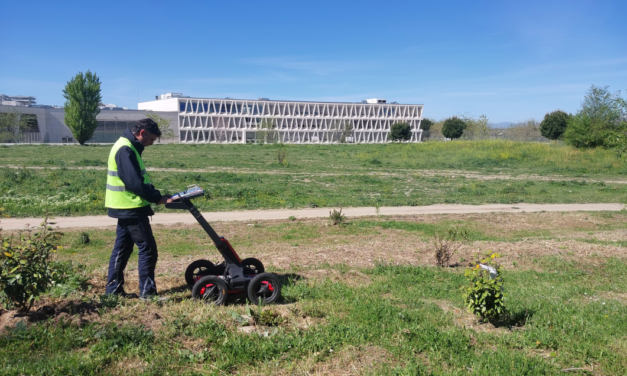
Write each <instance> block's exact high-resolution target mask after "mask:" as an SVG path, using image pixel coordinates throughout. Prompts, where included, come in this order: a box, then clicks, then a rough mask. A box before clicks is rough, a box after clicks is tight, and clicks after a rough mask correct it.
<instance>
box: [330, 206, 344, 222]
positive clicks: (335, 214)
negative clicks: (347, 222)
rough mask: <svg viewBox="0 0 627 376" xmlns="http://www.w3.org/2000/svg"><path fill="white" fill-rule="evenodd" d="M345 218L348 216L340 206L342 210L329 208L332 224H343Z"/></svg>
mask: <svg viewBox="0 0 627 376" xmlns="http://www.w3.org/2000/svg"><path fill="white" fill-rule="evenodd" d="M345 218H346V216H345V215H344V214H342V208H340V211H337V210H335V209H333V211H330V210H329V220H330V221H331V224H332V225H341V224H342V223H344V219H345Z"/></svg>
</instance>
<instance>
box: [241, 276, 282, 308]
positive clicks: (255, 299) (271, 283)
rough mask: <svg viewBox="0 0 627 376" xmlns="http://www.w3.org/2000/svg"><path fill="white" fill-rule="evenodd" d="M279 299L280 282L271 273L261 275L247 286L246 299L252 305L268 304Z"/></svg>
mask: <svg viewBox="0 0 627 376" xmlns="http://www.w3.org/2000/svg"><path fill="white" fill-rule="evenodd" d="M280 297H281V282H279V277H277V276H276V275H275V274H272V273H261V274H259V275H257V276H256V277H255V278H253V279H252V281H250V283H249V284H248V299H249V300H250V302H251V303H252V304H259V303H261V304H270V303H274V302H276V301H277V300H279V298H280Z"/></svg>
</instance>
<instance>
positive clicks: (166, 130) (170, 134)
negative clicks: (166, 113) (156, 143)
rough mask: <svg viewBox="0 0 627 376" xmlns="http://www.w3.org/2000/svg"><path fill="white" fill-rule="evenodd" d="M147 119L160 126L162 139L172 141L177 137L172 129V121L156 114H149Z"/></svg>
mask: <svg viewBox="0 0 627 376" xmlns="http://www.w3.org/2000/svg"><path fill="white" fill-rule="evenodd" d="M146 117H147V118H149V119H152V120H153V121H154V122H155V123H157V125H158V126H159V130H160V131H161V137H159V138H162V139H164V140H170V139H173V138H176V137H177V134H176V132H174V129H172V128H170V126H171V125H172V120H170V119H166V118H164V117H163V116H160V115H158V114H155V113H154V112H151V111H149V112H147V113H146Z"/></svg>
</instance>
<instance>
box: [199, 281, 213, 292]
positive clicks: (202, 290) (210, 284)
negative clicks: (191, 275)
mask: <svg viewBox="0 0 627 376" xmlns="http://www.w3.org/2000/svg"><path fill="white" fill-rule="evenodd" d="M211 287H213V283H209V284H207V285H206V286H205V287H203V288H201V289H200V295H205V291H207V289H208V288H211Z"/></svg>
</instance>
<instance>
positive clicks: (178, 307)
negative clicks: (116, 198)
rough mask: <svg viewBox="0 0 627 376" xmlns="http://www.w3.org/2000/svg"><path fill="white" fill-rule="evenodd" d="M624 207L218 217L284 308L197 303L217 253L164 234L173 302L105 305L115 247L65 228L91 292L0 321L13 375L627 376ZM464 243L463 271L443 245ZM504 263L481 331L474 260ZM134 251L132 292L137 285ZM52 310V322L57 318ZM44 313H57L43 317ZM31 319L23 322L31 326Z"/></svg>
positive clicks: (164, 267) (103, 234) (66, 295)
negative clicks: (495, 303) (479, 256)
mask: <svg viewBox="0 0 627 376" xmlns="http://www.w3.org/2000/svg"><path fill="white" fill-rule="evenodd" d="M626 220H627V213H625V212H618V213H616V212H614V213H604V212H598V213H585V212H580V213H531V214H529V213H528V214H524V213H522V214H505V213H500V214H482V215H428V216H415V217H412V216H410V217H371V218H363V219H359V220H357V219H355V220H350V221H349V222H348V223H347V224H344V225H342V226H330V225H328V223H327V222H326V221H324V220H296V221H258V222H252V223H235V222H233V223H218V224H216V226H215V227H216V230H217V231H218V233H220V234H224V235H225V236H226V237H227V238H229V240H230V241H231V243H232V244H233V246H234V247H235V249H237V251H238V252H239V253H240V255H242V256H245V257H257V258H259V259H261V260H262V261H263V262H264V263H265V264H266V266H267V269H269V270H271V271H273V272H276V273H277V274H279V275H280V276H281V278H282V280H283V282H284V290H283V297H284V300H283V301H282V302H281V304H278V305H272V306H267V307H262V308H259V307H256V306H248V305H247V304H246V303H245V302H244V301H237V300H236V301H233V302H231V303H230V304H229V305H227V306H225V307H213V306H207V305H203V304H197V303H195V302H192V301H190V300H189V291H188V290H187V289H186V288H185V287H184V281H183V270H184V268H185V267H186V266H187V264H188V263H189V262H191V261H192V260H194V259H197V258H209V259H211V260H213V261H217V257H216V255H217V252H216V250H215V248H213V246H212V245H211V244H210V242H209V241H208V239H207V238H206V236H205V235H203V233H202V232H201V231H200V230H199V229H198V228H197V227H195V226H192V227H189V226H188V227H180V226H172V227H165V226H155V236H156V238H157V241H158V243H159V245H160V261H159V264H158V267H157V283H158V286H159V288H160V291H161V293H162V294H163V295H167V296H170V297H171V300H170V301H169V302H166V303H157V302H153V303H145V302H138V301H136V300H122V301H119V302H117V301H107V300H102V299H100V298H99V295H100V294H101V293H102V291H103V288H104V278H105V274H106V264H107V259H108V256H109V253H110V248H111V246H112V242H113V239H114V233H113V231H112V230H111V229H105V230H89V235H90V238H91V239H92V241H91V243H90V244H88V245H83V244H80V242H78V238H79V236H80V232H78V231H68V232H66V234H65V235H64V237H63V239H62V244H63V246H64V247H63V249H62V250H60V251H59V253H58V254H57V255H56V256H55V257H56V258H57V259H58V260H76V259H78V260H80V262H82V263H84V264H85V273H87V275H88V276H89V277H90V289H88V290H80V289H79V290H72V289H64V288H63V286H57V288H56V289H53V291H52V292H51V293H49V294H48V296H47V297H46V298H45V299H44V300H42V301H41V302H40V303H39V306H38V309H37V310H36V311H35V312H34V314H33V315H31V317H29V318H28V320H26V321H27V323H26V324H24V323H23V322H24V318H19V317H14V316H13V315H12V314H11V312H5V313H4V314H3V315H2V316H0V321H2V322H1V324H2V326H4V325H5V324H6V325H9V328H8V329H5V330H4V332H3V333H2V334H0V367H1V369H2V370H3V373H4V374H7V375H22V374H46V375H68V374H76V375H79V374H80V375H87V374H112V375H122V374H126V375H164V374H183V375H206V374H209V375H224V374H243V375H248V374H259V375H265V374H285V375H288V374H290V375H291V374H296V375H313V374H319V375H322V374H331V375H346V374H365V375H416V374H418V375H420V374H425V375H427V374H434V375H553V374H558V373H561V371H562V370H565V369H570V371H567V372H569V373H568V374H589V375H623V374H624V370H625V369H627V337H626V336H625V333H627V324H626V323H627V320H626V319H627V283H626V282H627V259H626V258H625V254H624V252H623V249H624V248H623V247H625V246H627V241H625V239H624V234H625V230H626V229H627V225H626V224H625V223H626ZM452 228H455V229H457V230H458V231H459V233H461V234H464V236H463V237H462V238H461V240H460V242H459V243H457V245H458V246H460V248H459V250H458V251H457V253H456V255H455V257H454V260H453V261H454V262H455V263H457V264H459V266H456V267H452V268H446V269H442V268H437V267H434V266H433V265H434V260H433V250H432V245H431V242H430V241H431V239H432V236H433V234H435V233H445V232H446V231H448V230H449V229H452ZM487 250H493V251H497V252H499V253H501V254H503V258H502V260H503V261H502V263H503V266H504V270H505V271H504V276H505V278H506V291H507V292H508V294H509V297H508V299H509V300H508V302H507V306H508V307H509V309H510V312H511V314H510V315H509V316H508V317H506V318H504V319H502V320H501V321H500V322H495V323H485V324H481V323H478V321H477V319H476V318H475V317H473V316H471V315H469V314H468V313H466V312H465V310H464V308H463V302H462V297H461V292H460V291H459V287H460V286H461V285H462V284H463V283H464V278H463V270H464V266H465V265H467V264H469V262H470V261H471V260H473V259H474V257H473V254H474V253H476V252H485V251H487ZM136 260H137V259H136V258H133V259H131V261H130V262H129V269H128V270H127V278H126V279H127V291H131V292H136V290H137V286H136V284H137V276H136V273H137V271H136ZM46 312H47V313H46ZM46 318H47V320H46ZM20 322H22V323H20Z"/></svg>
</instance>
